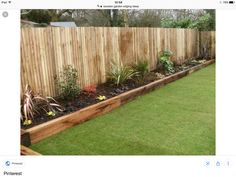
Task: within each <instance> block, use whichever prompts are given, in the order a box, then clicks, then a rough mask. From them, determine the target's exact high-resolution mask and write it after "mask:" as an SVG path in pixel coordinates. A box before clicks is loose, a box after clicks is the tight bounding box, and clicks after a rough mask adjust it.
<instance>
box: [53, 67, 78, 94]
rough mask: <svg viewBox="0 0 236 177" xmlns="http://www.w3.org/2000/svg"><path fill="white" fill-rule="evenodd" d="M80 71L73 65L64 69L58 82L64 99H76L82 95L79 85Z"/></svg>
mask: <svg viewBox="0 0 236 177" xmlns="http://www.w3.org/2000/svg"><path fill="white" fill-rule="evenodd" d="M77 79H78V71H77V69H75V68H73V66H71V65H67V66H64V67H63V71H61V72H60V75H59V78H57V80H56V82H57V85H58V88H59V91H60V94H61V96H62V97H63V98H64V99H75V98H76V96H77V95H78V94H79V93H80V87H79V85H78V84H77Z"/></svg>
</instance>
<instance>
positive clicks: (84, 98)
mask: <svg viewBox="0 0 236 177" xmlns="http://www.w3.org/2000/svg"><path fill="white" fill-rule="evenodd" d="M199 64H200V63H197V62H193V63H190V62H189V63H185V64H183V65H181V66H175V72H179V71H183V70H186V69H188V68H191V67H193V66H196V65H199ZM159 73H161V74H163V75H165V76H168V75H170V74H168V73H165V72H164V71H161V72H160V71H159ZM159 79H160V78H158V77H157V75H156V71H152V72H149V73H147V74H146V76H145V77H144V79H140V78H134V79H132V80H127V81H126V82H125V83H123V84H122V85H120V86H116V85H114V84H113V83H111V82H106V83H104V84H100V85H98V86H97V88H96V92H95V93H88V92H85V91H81V93H80V94H79V95H78V97H77V98H76V99H74V100H66V99H62V98H55V99H56V100H57V101H58V103H60V105H62V106H63V108H64V111H63V112H57V113H56V115H55V116H48V115H45V114H42V115H38V116H35V118H34V120H33V123H32V124H31V125H28V126H25V125H23V124H22V122H21V128H23V129H28V128H31V127H34V126H36V125H39V124H42V123H44V122H47V121H50V120H53V119H56V118H58V117H61V116H63V115H66V114H69V113H72V112H75V111H77V110H80V109H82V108H85V107H87V106H90V105H93V104H96V103H98V102H101V101H99V100H98V99H97V97H98V96H99V95H102V96H103V95H104V96H106V99H109V98H112V97H115V96H117V95H119V94H122V93H124V92H126V91H129V90H132V89H134V88H137V87H140V86H143V85H146V84H148V83H151V82H153V81H155V80H159Z"/></svg>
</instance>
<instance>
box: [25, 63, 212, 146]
mask: <svg viewBox="0 0 236 177" xmlns="http://www.w3.org/2000/svg"><path fill="white" fill-rule="evenodd" d="M214 62H215V61H214V60H210V61H207V62H205V63H203V64H200V65H197V66H194V67H192V68H189V69H187V70H184V71H180V72H177V73H175V74H173V75H170V76H167V77H165V78H163V79H160V80H157V81H154V82H151V83H149V84H147V85H144V86H141V87H139V88H136V89H133V90H130V91H127V92H125V93H122V94H120V95H118V96H115V97H113V98H110V99H108V100H105V101H103V102H100V103H97V104H95V105H92V106H89V107H86V108H83V109H81V110H78V111H76V112H74V113H71V114H68V115H65V116H62V117H59V118H57V119H54V120H51V121H49V122H46V123H43V124H40V125H37V126H35V127H32V128H29V129H27V130H24V132H23V133H22V134H21V138H22V144H23V143H24V142H28V144H29V137H30V143H37V142H38V141H40V140H42V139H44V138H47V137H49V136H51V135H54V134H56V133H59V132H61V131H63V130H65V129H67V128H70V127H72V126H75V125H77V124H79V123H81V122H84V121H87V120H89V119H92V118H95V117H97V116H98V115H102V114H104V113H107V112H110V111H111V110H113V109H115V108H117V107H119V106H120V105H123V104H124V103H126V102H128V101H130V100H132V99H134V98H136V97H137V96H140V95H142V94H144V93H147V92H150V91H152V90H154V89H156V88H159V87H161V86H163V85H165V84H167V83H170V82H172V81H175V80H177V79H179V78H182V77H184V76H186V75H188V74H190V73H192V72H194V71H197V70H199V69H201V68H203V67H206V66H208V65H210V64H212V63H214ZM27 134H28V136H27ZM25 138H28V140H25ZM26 145H27V144H26Z"/></svg>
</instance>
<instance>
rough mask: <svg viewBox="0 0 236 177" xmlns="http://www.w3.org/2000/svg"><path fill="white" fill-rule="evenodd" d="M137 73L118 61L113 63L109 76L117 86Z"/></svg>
mask: <svg viewBox="0 0 236 177" xmlns="http://www.w3.org/2000/svg"><path fill="white" fill-rule="evenodd" d="M135 74H136V72H135V71H134V70H133V69H132V68H131V67H128V66H123V65H121V66H119V65H118V64H117V63H115V62H112V63H111V69H110V71H109V72H108V74H107V75H108V78H109V80H111V81H112V82H113V83H114V84H115V85H116V86H120V85H122V84H123V83H124V82H125V81H127V80H128V79H132V77H133V76H134V75H135Z"/></svg>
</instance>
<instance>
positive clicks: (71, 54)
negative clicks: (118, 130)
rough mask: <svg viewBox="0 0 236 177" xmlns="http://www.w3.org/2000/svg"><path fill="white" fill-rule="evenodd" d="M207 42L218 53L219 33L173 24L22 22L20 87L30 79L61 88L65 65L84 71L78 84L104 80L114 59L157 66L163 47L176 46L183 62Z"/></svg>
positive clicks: (35, 84) (46, 90) (46, 88)
mask: <svg viewBox="0 0 236 177" xmlns="http://www.w3.org/2000/svg"><path fill="white" fill-rule="evenodd" d="M202 46H207V47H208V50H209V57H211V58H214V57H215V33H214V32H199V31H198V30H195V29H172V28H118V27H113V28H111V27H80V28H59V27H54V28H51V27H49V28H22V29H21V89H22V91H23V90H24V88H25V85H26V84H30V85H31V87H32V88H33V89H34V90H35V91H36V92H40V93H42V94H43V95H50V96H56V95H57V94H58V92H57V89H56V86H55V82H54V78H55V76H56V75H58V74H59V72H60V71H61V69H62V67H63V66H64V65H68V64H70V65H73V66H74V67H76V68H77V70H78V73H79V80H78V83H79V85H80V86H81V87H82V88H83V87H84V86H86V85H91V84H98V83H103V82H105V81H106V73H107V72H108V71H109V68H110V63H111V61H112V60H114V61H116V62H117V63H119V64H121V63H122V64H123V65H129V64H131V63H135V62H137V60H144V59H147V60H148V61H149V69H150V70H153V69H155V68H156V64H157V62H158V57H159V53H160V51H163V50H170V51H172V52H173V57H172V60H173V61H175V62H177V63H182V62H184V61H185V60H187V59H189V58H192V57H196V56H199V55H200V51H201V48H202Z"/></svg>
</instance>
